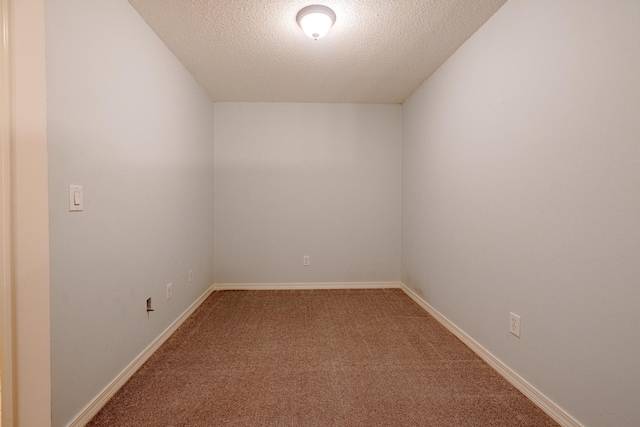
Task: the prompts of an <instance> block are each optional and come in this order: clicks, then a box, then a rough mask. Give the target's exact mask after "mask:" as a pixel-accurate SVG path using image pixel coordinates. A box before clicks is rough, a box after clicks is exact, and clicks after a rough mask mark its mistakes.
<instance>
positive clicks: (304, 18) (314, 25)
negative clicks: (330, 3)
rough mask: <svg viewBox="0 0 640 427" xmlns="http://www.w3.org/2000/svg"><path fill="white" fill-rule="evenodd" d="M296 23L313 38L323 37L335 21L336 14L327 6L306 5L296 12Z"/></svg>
mask: <svg viewBox="0 0 640 427" xmlns="http://www.w3.org/2000/svg"><path fill="white" fill-rule="evenodd" d="M296 21H298V25H300V28H302V31H304V33H305V34H306V35H308V36H309V37H311V38H312V39H314V40H318V39H319V38H321V37H324V36H325V35H327V33H328V32H329V29H330V28H331V26H332V25H333V23H334V22H336V14H335V12H334V11H333V10H331V9H329V8H328V7H327V6H321V5H317V4H316V5H313V6H307V7H305V8H303V9H301V10H300V12H298V15H297V16H296Z"/></svg>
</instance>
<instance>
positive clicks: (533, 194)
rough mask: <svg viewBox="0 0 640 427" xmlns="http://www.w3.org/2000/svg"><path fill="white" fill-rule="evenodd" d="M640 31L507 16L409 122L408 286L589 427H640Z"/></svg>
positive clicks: (435, 79) (516, 10)
mask: <svg viewBox="0 0 640 427" xmlns="http://www.w3.org/2000/svg"><path fill="white" fill-rule="evenodd" d="M639 24H640V2H638V1H637V0H620V1H615V2H600V1H583V0H543V1H540V0H510V1H509V2H507V3H506V5H505V6H503V7H502V9H500V10H499V11H498V12H497V14H496V15H494V16H493V17H492V18H491V19H490V20H489V21H488V22H487V24H485V25H484V26H483V27H482V28H481V29H480V30H479V31H478V32H477V33H476V34H475V35H474V36H473V37H471V38H470V39H469V40H468V41H467V43H466V44H465V45H463V46H462V47H461V48H460V49H459V50H458V52H457V53H456V54H454V55H453V56H452V57H451V58H450V59H449V60H448V61H447V62H446V63H445V64H444V65H443V66H442V67H441V68H440V69H439V71H438V72H437V73H436V74H434V75H433V76H432V77H431V78H430V79H429V80H428V81H427V82H425V84H423V85H422V87H421V88H420V89H418V90H417V91H416V92H415V93H414V94H413V95H412V96H411V97H410V99H409V100H407V101H406V103H405V104H404V106H403V114H404V116H403V120H404V125H403V134H404V149H403V186H402V192H403V202H402V215H403V216H402V264H403V266H402V280H403V282H404V283H405V284H407V285H408V286H410V287H411V288H413V289H415V290H416V291H417V292H418V293H420V294H422V295H423V296H424V298H425V299H426V300H427V301H428V302H429V303H431V304H432V305H433V306H435V308H436V309H437V310H439V311H440V312H442V313H443V314H444V315H445V316H446V317H448V318H449V319H450V320H452V321H453V322H454V323H455V324H457V325H458V326H459V327H461V328H462V329H463V330H464V331H466V332H467V333H468V334H469V335H471V336H472V337H473V338H474V339H476V340H477V341H478V342H479V343H480V344H481V345H483V346H484V347H485V348H487V349H488V350H489V351H491V352H492V353H493V354H494V355H496V356H497V357H498V358H499V359H501V360H502V361H503V362H505V363H506V364H507V365H508V366H510V367H511V368H512V369H514V370H515V371H516V372H518V373H519V374H520V375H521V376H523V377H524V378H525V379H526V380H528V381H529V382H531V383H532V384H533V385H534V386H535V387H537V388H538V389H539V390H540V391H542V392H543V393H544V394H546V395H547V396H548V397H550V398H551V399H552V400H553V401H555V402H556V403H558V404H559V405H560V406H561V407H563V408H564V409H565V410H566V411H568V412H569V413H570V414H572V415H573V416H574V417H576V418H577V419H578V420H579V421H581V422H582V423H584V424H585V425H588V426H612V425H616V426H637V425H640V405H638V401H639V398H640V369H638V366H639V364H638V361H639V360H640V333H639V332H638V325H640V310H639V309H638V302H639V301H640V286H639V283H640V190H639V183H640V120H639V118H640V117H639V115H638V114H639V112H640V78H639V76H640V25H639ZM510 311H513V312H515V313H517V314H519V315H520V316H522V337H521V338H520V339H517V338H515V337H514V336H512V335H510V334H509V333H508V330H507V327H508V315H509V312H510Z"/></svg>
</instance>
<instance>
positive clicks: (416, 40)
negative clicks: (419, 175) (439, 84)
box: [129, 0, 505, 104]
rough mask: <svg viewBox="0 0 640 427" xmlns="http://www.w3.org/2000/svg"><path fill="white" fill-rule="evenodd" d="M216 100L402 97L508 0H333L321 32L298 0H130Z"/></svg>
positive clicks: (389, 100)
mask: <svg viewBox="0 0 640 427" xmlns="http://www.w3.org/2000/svg"><path fill="white" fill-rule="evenodd" d="M129 2H130V3H131V5H132V6H133V7H134V8H135V9H136V10H137V11H138V13H140V15H141V16H142V17H143V18H144V19H145V20H146V21H147V23H148V24H149V25H150V26H151V28H152V29H153V30H154V31H155V32H156V33H157V34H158V36H159V37H160V38H161V39H162V40H163V41H164V43H165V44H166V45H167V46H168V47H169V49H171V51H172V52H173V53H174V54H175V55H176V56H177V57H178V59H180V61H182V63H183V64H184V65H185V66H186V67H187V69H188V70H189V71H190V72H191V73H192V74H193V76H194V77H195V78H196V80H197V81H198V82H199V83H200V84H201V85H202V86H203V87H204V88H205V89H206V90H207V92H208V93H209V94H210V96H211V97H212V99H213V100H214V101H246V102H336V103H392V104H393V103H402V102H403V101H404V100H405V99H406V98H407V97H408V96H409V95H411V93H412V92H413V91H414V90H415V89H416V88H417V87H418V86H419V85H420V84H422V82H424V81H425V80H426V79H427V78H428V77H429V76H430V75H431V74H433V72H434V71H435V70H437V69H438V67H439V66H440V65H442V63H444V61H446V59H447V58H449V56H451V55H452V54H453V53H454V52H455V51H456V50H457V49H458V48H459V47H460V46H461V45H462V43H464V42H465V41H466V40H467V39H468V38H469V37H470V36H471V35H472V34H473V33H474V32H475V31H476V30H477V29H478V28H480V26H482V25H483V24H484V23H485V22H486V21H487V19H489V17H491V15H493V14H494V13H495V12H496V11H497V10H498V8H499V7H500V6H502V4H504V3H505V0H483V1H477V0H404V1H400V0H348V1H347V0H326V1H321V2H319V3H321V4H324V5H326V6H329V7H330V8H332V9H333V10H334V11H335V12H336V15H337V19H336V23H335V25H334V26H333V28H332V29H331V31H330V32H329V34H328V35H327V36H326V37H324V38H322V39H320V40H317V41H314V40H312V39H310V38H309V37H307V36H306V35H305V34H304V33H303V32H302V30H301V29H300V28H299V27H298V24H297V23H296V14H297V13H298V11H299V10H300V9H302V8H303V7H305V6H308V5H309V4H314V3H316V2H313V1H312V2H309V1H308V0H307V1H302V0H295V1H285V0H181V1H175V0H129Z"/></svg>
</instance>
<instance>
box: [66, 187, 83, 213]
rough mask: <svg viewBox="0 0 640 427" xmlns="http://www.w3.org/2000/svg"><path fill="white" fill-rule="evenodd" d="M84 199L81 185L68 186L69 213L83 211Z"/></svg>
mask: <svg viewBox="0 0 640 427" xmlns="http://www.w3.org/2000/svg"><path fill="white" fill-rule="evenodd" d="M83 201H84V197H83V194H82V186H81V185H70V186H69V212H78V211H81V210H82V209H83Z"/></svg>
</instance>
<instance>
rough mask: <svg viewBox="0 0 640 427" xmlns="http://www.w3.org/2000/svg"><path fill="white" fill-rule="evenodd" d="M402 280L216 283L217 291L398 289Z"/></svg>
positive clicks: (214, 286)
mask: <svg viewBox="0 0 640 427" xmlns="http://www.w3.org/2000/svg"><path fill="white" fill-rule="evenodd" d="M401 286H402V284H401V283H400V282H330V283H216V284H214V285H213V288H214V289H215V290H216V291H256V290H265V291H277V290H294V289H390V288H394V289H398V288H400V287H401Z"/></svg>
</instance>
